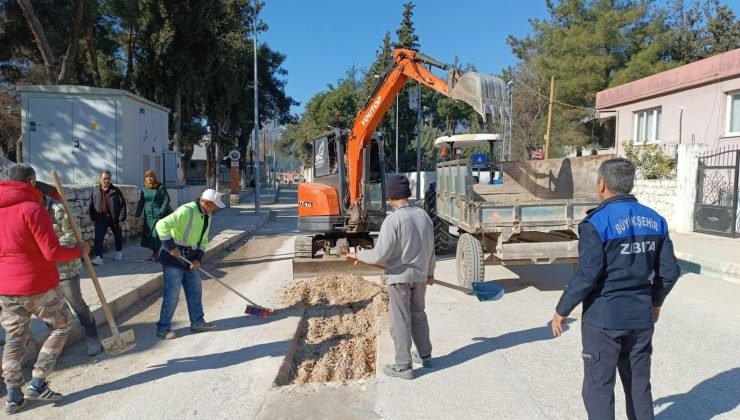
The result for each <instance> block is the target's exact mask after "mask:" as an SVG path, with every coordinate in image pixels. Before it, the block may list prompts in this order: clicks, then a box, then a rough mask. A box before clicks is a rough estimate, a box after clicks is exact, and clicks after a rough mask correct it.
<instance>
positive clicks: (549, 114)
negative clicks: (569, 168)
mask: <svg viewBox="0 0 740 420" xmlns="http://www.w3.org/2000/svg"><path fill="white" fill-rule="evenodd" d="M554 99H555V76H552V77H550V106H549V107H548V109H547V134H545V159H549V158H550V136H551V135H552V102H553V100H554Z"/></svg>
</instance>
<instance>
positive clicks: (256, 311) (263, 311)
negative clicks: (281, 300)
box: [180, 255, 272, 318]
mask: <svg viewBox="0 0 740 420" xmlns="http://www.w3.org/2000/svg"><path fill="white" fill-rule="evenodd" d="M180 259H181V260H183V261H185V262H186V263H188V264H189V265H191V266H192V265H193V263H192V262H190V261H189V260H188V259H187V258H185V257H183V256H182V255H181V256H180ZM199 270H200V272H201V273H203V274H205V275H206V276H208V277H209V278H210V279H211V280H216V282H218V284H220V285H221V286H223V287H225V288H227V289H229V290H231V291H232V292H233V293H234V294H235V295H237V296H239V297H240V298H242V299H244V300H246V301H247V303H249V305H247V307H246V308H245V309H244V313H245V314H247V315H253V316H258V317H260V318H267V317H268V316H270V315H271V314H272V310H271V309H267V308H265V307H264V306H260V305H258V304H256V303H254V302H253V301H252V300H250V299H249V298H248V297H246V296H244V295H243V294H241V293H239V292H238V291H237V290H236V289H234V288H233V287H231V286H229V285H228V284H226V283H224V282H223V281H222V280H221V279H218V278H216V277H214V276H213V275H211V273H209V272H207V271H206V270H204V269H203V268H200V269H199Z"/></svg>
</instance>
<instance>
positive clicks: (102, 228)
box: [94, 216, 123, 257]
mask: <svg viewBox="0 0 740 420" xmlns="http://www.w3.org/2000/svg"><path fill="white" fill-rule="evenodd" d="M108 228H110V230H111V231H112V232H113V240H114V241H115V244H116V251H121V250H123V235H122V232H121V228H119V227H118V222H117V221H114V220H113V219H112V218H111V217H110V216H104V217H102V218H101V219H100V220H98V221H97V222H95V247H94V251H95V256H96V257H102V256H103V240H105V234H106V233H108Z"/></svg>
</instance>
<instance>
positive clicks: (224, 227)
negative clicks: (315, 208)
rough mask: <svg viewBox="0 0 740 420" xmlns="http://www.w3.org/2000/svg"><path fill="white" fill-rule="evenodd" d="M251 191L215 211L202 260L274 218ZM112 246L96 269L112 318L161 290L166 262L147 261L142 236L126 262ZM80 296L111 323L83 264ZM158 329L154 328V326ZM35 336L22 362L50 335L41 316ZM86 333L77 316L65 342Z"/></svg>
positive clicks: (271, 196)
mask: <svg viewBox="0 0 740 420" xmlns="http://www.w3.org/2000/svg"><path fill="white" fill-rule="evenodd" d="M278 194H279V190H272V191H269V190H267V189H263V191H262V194H261V199H262V201H261V203H262V205H263V206H266V205H269V204H272V203H274V202H275V200H276V198H277V196H278ZM253 198H254V196H253V194H249V195H248V196H247V197H246V198H245V199H244V200H242V203H241V204H236V205H232V206H231V207H227V208H225V209H222V210H218V211H217V212H216V213H215V217H214V218H213V222H212V224H211V232H210V240H209V242H208V248H207V250H206V254H205V257H204V261H208V260H210V259H211V258H213V257H215V256H216V255H218V254H219V253H220V252H221V251H224V250H226V249H228V248H230V247H232V246H236V245H238V244H239V243H240V242H241V241H243V240H245V238H247V237H248V236H249V235H251V234H252V233H253V232H255V231H256V230H257V229H259V228H260V227H262V226H263V225H264V224H265V223H266V222H267V221H268V220H269V219H270V216H271V213H272V212H271V210H270V209H269V208H267V207H263V208H261V211H260V214H259V215H255V214H254V205H253V203H254V201H253ZM113 254H114V251H113V250H107V251H106V253H105V254H104V255H103V259H104V261H105V262H104V264H103V265H100V266H95V273H96V275H97V277H98V281H99V282H100V286H101V288H102V289H103V293H104V295H105V298H106V300H107V301H108V305H109V306H110V308H111V311H112V312H113V316H114V317H118V315H119V314H120V313H121V312H123V311H124V310H126V309H127V308H129V307H131V306H132V305H134V304H136V303H137V302H139V301H140V300H142V299H144V298H146V297H147V296H149V295H151V294H152V293H155V292H157V291H159V290H160V289H161V288H162V266H161V265H160V264H159V263H155V262H152V261H148V260H147V258H148V257H149V256H150V255H151V250H150V249H148V248H143V247H141V246H140V245H139V238H133V239H131V240H128V241H125V242H124V245H123V261H115V260H113ZM80 276H81V281H80V283H81V290H82V296H83V297H84V299H85V301H86V302H87V303H88V305H89V306H90V310H91V311H92V313H93V316H94V317H95V321H96V323H97V325H98V326H105V327H107V325H108V322H107V321H106V319H105V315H104V313H103V308H102V306H101V304H100V300H99V299H98V295H97V293H96V292H95V287H94V286H93V283H92V280H91V277H90V274H89V273H88V271H87V269H86V268H85V266H84V264H83V268H82V273H81V275H80ZM152 331H154V326H152ZM31 334H32V339H31V341H30V342H29V343H28V349H27V350H26V355H25V357H24V364H25V363H28V362H32V361H34V360H35V359H36V355H37V354H38V351H39V348H40V343H43V341H44V340H45V339H46V336H47V335H48V331H47V329H46V325H45V324H44V323H42V322H41V321H39V320H37V319H33V321H32V322H31ZM109 335H110V332H108V331H107V328H104V331H102V332H101V334H100V336H101V338H105V337H107V336H109ZM0 337H2V338H3V339H4V337H5V331H4V330H3V329H2V328H0ZM82 337H84V330H83V329H82V327H81V326H80V324H79V322H78V321H77V320H76V319H75V324H74V328H73V330H72V332H71V333H70V335H69V338H68V340H67V346H69V345H70V344H71V343H73V342H75V341H77V340H79V339H81V338H82Z"/></svg>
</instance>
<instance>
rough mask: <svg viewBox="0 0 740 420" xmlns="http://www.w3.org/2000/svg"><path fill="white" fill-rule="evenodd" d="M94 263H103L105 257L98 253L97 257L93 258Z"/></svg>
mask: <svg viewBox="0 0 740 420" xmlns="http://www.w3.org/2000/svg"><path fill="white" fill-rule="evenodd" d="M90 262H91V263H93V264H94V265H103V257H101V256H100V255H96V256H95V258H93V259H92V260H91V261H90Z"/></svg>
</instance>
